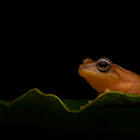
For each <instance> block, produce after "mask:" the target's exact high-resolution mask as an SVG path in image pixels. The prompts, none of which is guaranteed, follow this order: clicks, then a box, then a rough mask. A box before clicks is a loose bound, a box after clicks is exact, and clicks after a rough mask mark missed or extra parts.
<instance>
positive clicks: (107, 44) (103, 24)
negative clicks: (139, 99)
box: [0, 13, 140, 99]
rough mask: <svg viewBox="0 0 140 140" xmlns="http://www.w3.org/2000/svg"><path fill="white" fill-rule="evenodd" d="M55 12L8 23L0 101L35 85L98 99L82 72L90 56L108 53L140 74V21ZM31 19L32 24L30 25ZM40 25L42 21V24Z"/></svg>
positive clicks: (61, 93) (60, 93)
mask: <svg viewBox="0 0 140 140" xmlns="http://www.w3.org/2000/svg"><path fill="white" fill-rule="evenodd" d="M93 15H94V16H93V17H92V18H91V17H90V16H91V15H89V16H88V15H74V16H73V17H71V16H70V15H69V16H68V17H69V18H68V17H65V16H64V15H59V14H57V13H55V17H52V16H50V17H49V14H48V19H45V20H44V18H42V17H38V18H40V23H41V24H39V22H37V23H34V21H35V17H32V18H31V19H29V18H28V17H27V18H24V19H25V20H23V19H22V21H23V22H22V21H21V19H20V17H18V20H19V21H18V24H12V22H15V21H16V20H17V17H16V16H15V17H12V18H10V16H9V21H10V22H11V24H10V25H11V26H9V22H5V23H3V24H5V26H4V29H5V32H3V41H4V44H3V45H2V46H3V47H2V51H1V94H0V98H1V99H15V98H17V97H19V96H21V95H22V94H24V93H25V92H27V91H28V90H30V89H31V88H39V89H40V90H41V91H43V92H45V93H52V94H56V95H57V96H59V97H63V98H78V99H80V98H95V97H96V96H97V93H96V91H94V90H93V89H92V88H91V87H90V86H89V85H88V84H87V83H86V82H85V80H84V79H83V78H81V77H80V76H79V75H78V67H79V64H81V63H82V61H83V59H85V58H87V57H90V58H92V59H94V60H97V59H98V58H100V57H108V58H109V59H110V60H111V61H112V62H113V63H116V64H118V65H120V66H122V67H124V68H126V69H129V70H131V71H133V72H135V73H138V74H140V68H139V45H140V43H139V24H138V21H137V18H136V17H134V16H130V15H129V16H125V17H124V16H120V17H118V15H117V14H116V13H114V15H113V16H112V14H110V15H108V16H105V15H104V14H103V13H102V14H101V15H100V16H97V15H96V14H93ZM27 21H28V23H27ZM37 24H38V25H37Z"/></svg>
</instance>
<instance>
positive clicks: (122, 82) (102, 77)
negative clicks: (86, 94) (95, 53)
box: [78, 58, 140, 94]
mask: <svg viewBox="0 0 140 140" xmlns="http://www.w3.org/2000/svg"><path fill="white" fill-rule="evenodd" d="M102 59H103V60H100V62H101V61H102V62H103V61H107V63H109V60H107V59H106V58H102ZM102 62H101V63H102ZM97 63H99V60H98V62H97V61H96V62H95V61H93V60H92V59H90V58H87V59H86V60H85V61H84V63H83V64H81V65H80V67H79V71H78V72H79V74H80V76H81V77H83V78H85V80H86V81H87V82H88V83H89V84H90V85H91V86H92V87H93V88H94V89H95V90H96V91H97V92H98V93H99V94H102V93H104V92H105V91H109V90H111V91H123V92H126V93H133V94H140V76H139V75H137V74H135V73H133V72H131V71H129V70H125V69H124V68H122V67H120V66H118V65H116V64H112V63H111V62H110V63H111V64H110V68H108V69H107V70H106V71H105V70H104V71H100V70H99V66H98V65H97ZM104 63H105V62H104ZM100 66H101V68H102V70H103V69H104V68H105V67H103V66H102V65H101V64H100ZM105 66H106V67H107V66H108V67H109V65H105Z"/></svg>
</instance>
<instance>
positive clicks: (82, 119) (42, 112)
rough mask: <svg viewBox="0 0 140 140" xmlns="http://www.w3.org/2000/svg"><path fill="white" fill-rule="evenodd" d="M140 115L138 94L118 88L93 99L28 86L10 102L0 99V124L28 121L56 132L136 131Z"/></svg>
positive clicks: (79, 133)
mask: <svg viewBox="0 0 140 140" xmlns="http://www.w3.org/2000/svg"><path fill="white" fill-rule="evenodd" d="M139 118H140V96H139V95H135V94H128V93H123V92H119V91H110V92H107V93H104V94H102V95H100V96H98V97H97V98H96V99H93V100H69V99H62V98H59V97H57V96H56V95H54V94H45V93H43V92H41V91H40V90H39V89H31V90H30V91H28V92H27V93H25V94H24V95H22V96H21V97H19V98H17V99H15V100H13V101H11V102H9V101H8V102H7V101H2V100H0V124H23V123H29V124H30V123H31V124H34V125H36V126H39V127H40V128H43V129H44V130H47V131H50V132H52V131H53V132H55V133H59V134H60V133H62V132H63V133H70V132H71V133H76V134H78V135H81V134H86V135H91V134H93V133H94V136H96V135H97V136H99V134H100V133H102V134H106V135H107V134H108V132H110V133H111V134H112V135H113V134H114V135H115V134H116V132H119V134H121V135H122V134H123V135H125V134H126V135H127V136H129V135H130V134H131V135H136V134H137V135H138V134H140V133H138V132H140V121H139Z"/></svg>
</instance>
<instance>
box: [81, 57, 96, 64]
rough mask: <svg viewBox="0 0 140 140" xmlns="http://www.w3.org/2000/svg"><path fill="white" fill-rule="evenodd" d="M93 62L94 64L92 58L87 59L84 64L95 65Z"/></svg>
mask: <svg viewBox="0 0 140 140" xmlns="http://www.w3.org/2000/svg"><path fill="white" fill-rule="evenodd" d="M93 62H94V60H92V59H91V58H86V59H84V60H83V63H84V64H88V63H93Z"/></svg>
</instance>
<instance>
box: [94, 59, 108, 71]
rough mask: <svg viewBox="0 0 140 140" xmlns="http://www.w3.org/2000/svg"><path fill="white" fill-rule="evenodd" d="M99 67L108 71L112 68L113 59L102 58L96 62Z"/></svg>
mask: <svg viewBox="0 0 140 140" xmlns="http://www.w3.org/2000/svg"><path fill="white" fill-rule="evenodd" d="M96 66H97V69H98V70H99V71H101V72H106V71H108V70H109V69H110V68H111V61H110V60H109V59H108V58H100V59H98V60H97V62H96Z"/></svg>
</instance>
